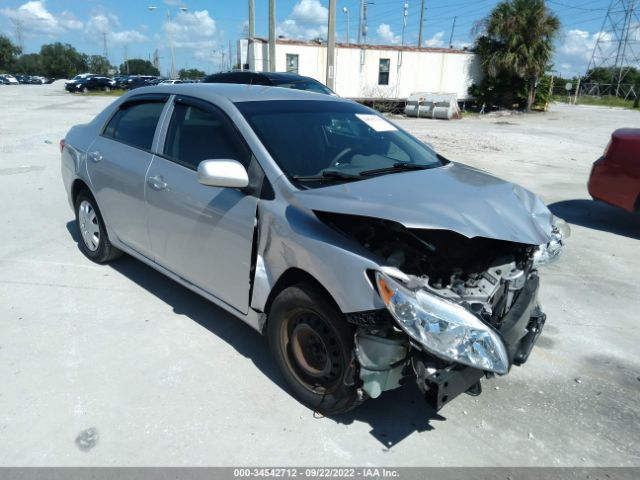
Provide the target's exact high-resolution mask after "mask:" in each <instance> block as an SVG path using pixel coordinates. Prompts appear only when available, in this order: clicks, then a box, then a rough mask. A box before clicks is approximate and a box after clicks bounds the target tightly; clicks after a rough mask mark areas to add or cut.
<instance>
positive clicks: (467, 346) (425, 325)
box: [376, 272, 509, 374]
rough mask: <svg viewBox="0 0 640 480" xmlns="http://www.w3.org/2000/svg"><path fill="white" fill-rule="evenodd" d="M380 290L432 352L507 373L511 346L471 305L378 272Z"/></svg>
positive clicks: (401, 321)
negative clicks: (482, 319)
mask: <svg viewBox="0 0 640 480" xmlns="http://www.w3.org/2000/svg"><path fill="white" fill-rule="evenodd" d="M376 283H377V286H378V292H379V293H380V297H381V298H382V300H383V302H384V304H385V305H386V306H387V309H388V310H389V312H390V313H391V315H392V316H393V317H394V318H395V320H396V321H397V322H398V325H399V326H400V327H401V328H402V329H403V330H404V331H405V332H406V333H407V335H409V337H411V338H412V339H413V340H415V341H416V342H418V343H419V344H420V345H422V346H423V347H424V349H425V350H427V351H428V352H430V353H433V354H434V355H436V356H438V357H440V358H443V359H446V360H451V361H453V362H456V363H462V364H464V365H469V366H470V367H474V368H478V369H480V370H488V371H491V372H496V373H500V374H505V373H507V371H508V370H509V360H508V356H507V350H506V347H505V345H504V343H503V342H502V340H501V339H500V337H499V335H498V334H497V333H496V332H495V331H494V330H493V329H492V328H491V327H489V326H488V325H486V324H485V323H483V322H482V321H481V320H480V319H479V318H478V317H476V316H475V315H473V314H472V313H471V312H469V311H468V310H467V309H465V308H464V307H462V306H461V305H458V304H456V303H453V302H451V301H448V300H445V299H442V298H439V297H436V296H435V295H432V294H430V293H428V292H426V291H425V290H422V289H420V288H418V289H415V290H412V289H410V288H407V287H406V286H404V285H402V284H401V283H400V282H399V281H396V280H394V279H393V278H391V277H390V276H389V275H386V274H384V273H381V272H376Z"/></svg>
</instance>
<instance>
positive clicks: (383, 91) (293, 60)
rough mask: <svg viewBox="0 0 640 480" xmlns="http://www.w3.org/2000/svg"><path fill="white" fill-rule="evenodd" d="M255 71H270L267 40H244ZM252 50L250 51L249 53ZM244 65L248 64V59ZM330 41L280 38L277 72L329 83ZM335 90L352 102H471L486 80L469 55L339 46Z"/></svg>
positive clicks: (446, 50)
mask: <svg viewBox="0 0 640 480" xmlns="http://www.w3.org/2000/svg"><path fill="white" fill-rule="evenodd" d="M241 42H242V43H244V45H239V47H244V48H238V50H239V52H241V51H246V52H247V57H248V58H247V60H245V61H244V62H243V63H247V64H248V66H249V69H250V70H255V71H259V72H260V71H267V70H268V69H269V45H268V42H267V40H266V39H263V38H254V39H250V40H249V41H248V45H247V40H244V41H241ZM244 49H246V50H244ZM243 60H244V59H243ZM326 69H327V46H326V43H324V42H316V41H299V40H284V39H278V41H277V42H276V71H277V72H286V71H289V72H296V73H299V74H300V75H305V76H308V77H312V78H315V79H316V80H319V81H320V82H322V83H326ZM334 73H335V88H334V90H335V91H336V93H338V95H340V96H342V97H349V98H407V97H408V96H409V95H410V94H411V93H413V92H433V93H455V94H457V96H458V99H459V100H464V99H466V98H468V89H469V87H470V86H471V84H473V83H474V82H478V81H479V80H480V79H481V78H482V73H481V69H480V65H479V62H478V59H477V57H476V55H475V54H473V53H472V52H469V51H467V50H458V49H453V48H417V47H408V46H404V47H400V46H396V45H358V44H345V43H337V44H336V66H335V72H334Z"/></svg>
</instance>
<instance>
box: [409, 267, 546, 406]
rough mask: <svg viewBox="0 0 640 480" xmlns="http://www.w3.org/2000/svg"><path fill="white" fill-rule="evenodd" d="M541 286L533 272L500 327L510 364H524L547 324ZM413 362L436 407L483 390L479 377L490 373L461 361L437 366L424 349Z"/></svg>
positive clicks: (429, 400)
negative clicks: (463, 364)
mask: <svg viewBox="0 0 640 480" xmlns="http://www.w3.org/2000/svg"><path fill="white" fill-rule="evenodd" d="M539 287H540V280H539V278H538V277H537V276H535V275H534V276H532V277H531V278H530V279H529V280H528V281H527V283H526V285H525V286H524V287H523V289H522V291H521V292H520V294H519V295H518V298H517V299H516V300H515V302H514V303H513V305H512V306H511V308H510V309H509V311H508V312H507V314H506V315H505V316H504V317H503V319H502V323H501V325H500V328H499V329H498V332H499V333H500V336H501V337H502V340H503V341H504V343H505V346H506V347H507V351H508V354H509V367H511V366H512V365H522V364H523V363H525V362H526V361H527V359H528V358H529V354H530V353H531V350H532V349H533V346H534V345H535V343H536V341H537V340H538V337H539V336H540V333H541V332H542V328H543V327H544V323H545V320H546V318H547V317H546V315H545V314H544V313H542V311H541V310H540V307H539V306H538V289H539ZM412 362H413V367H414V371H415V373H416V380H417V384H418V387H419V388H420V390H421V391H422V392H423V393H424V395H425V399H426V401H427V403H429V404H430V405H431V406H433V408H435V409H436V410H440V409H441V408H442V407H443V406H445V405H446V404H447V403H449V402H450V401H451V400H453V399H454V398H455V397H457V396H458V395H460V394H461V393H465V392H467V393H469V394H471V395H478V394H480V392H481V391H482V389H481V386H480V379H481V378H482V377H484V376H486V375H487V374H485V372H484V371H482V370H478V369H477V368H472V367H465V366H461V365H452V366H448V367H447V368H444V369H443V368H438V367H437V366H434V361H433V358H432V357H429V356H427V355H425V354H423V353H421V354H418V355H416V356H415V357H414V358H413V359H412ZM489 375H493V374H489Z"/></svg>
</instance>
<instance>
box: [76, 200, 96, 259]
mask: <svg viewBox="0 0 640 480" xmlns="http://www.w3.org/2000/svg"><path fill="white" fill-rule="evenodd" d="M78 223H79V227H80V234H81V235H82V241H83V242H84V244H85V245H86V247H87V248H88V249H89V250H91V251H92V252H95V251H96V250H97V249H98V246H99V245H100V225H99V224H98V216H97V215H96V211H95V209H94V208H93V205H91V204H90V203H89V202H87V201H86V200H83V201H82V202H80V207H79V208H78Z"/></svg>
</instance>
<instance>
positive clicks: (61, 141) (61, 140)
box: [60, 138, 64, 153]
mask: <svg viewBox="0 0 640 480" xmlns="http://www.w3.org/2000/svg"><path fill="white" fill-rule="evenodd" d="M63 150H64V138H61V139H60V153H62V151H63Z"/></svg>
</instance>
